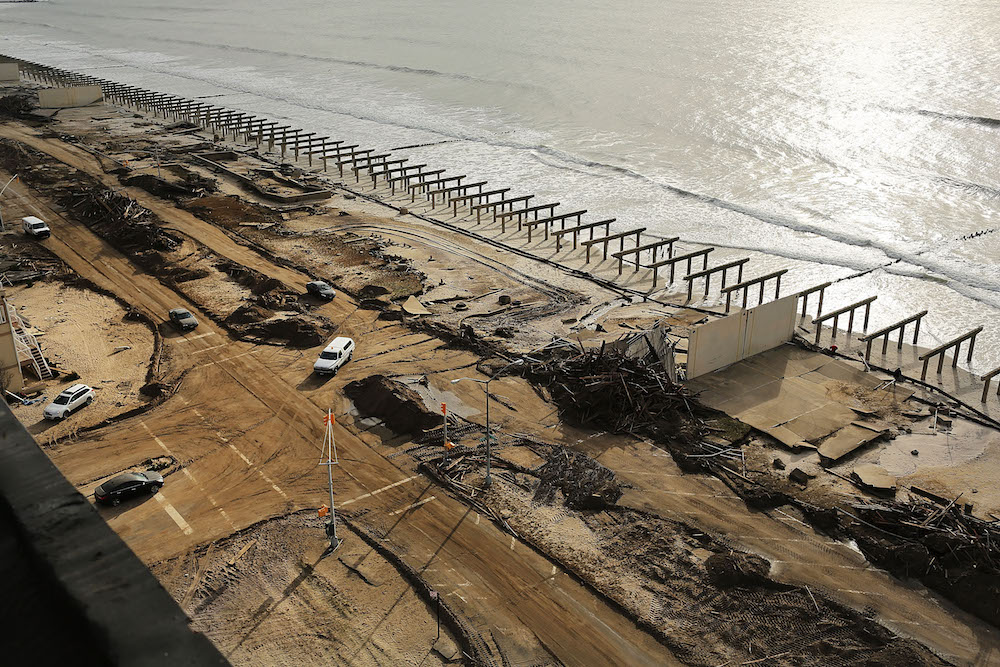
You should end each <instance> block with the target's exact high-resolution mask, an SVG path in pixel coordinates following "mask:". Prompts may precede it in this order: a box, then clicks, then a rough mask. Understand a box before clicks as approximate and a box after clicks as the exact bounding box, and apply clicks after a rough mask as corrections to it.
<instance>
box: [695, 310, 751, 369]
mask: <svg viewBox="0 0 1000 667" xmlns="http://www.w3.org/2000/svg"><path fill="white" fill-rule="evenodd" d="M743 320H744V317H743V313H736V314H735V315H730V316H729V317H723V318H722V319H718V320H715V321H712V322H708V323H707V324H702V325H701V326H699V327H696V328H695V330H694V331H693V332H692V333H691V338H690V339H688V361H687V377H688V379H689V380H690V379H692V378H696V377H698V376H699V375H704V374H705V373H711V372H712V371H714V370H718V369H720V368H722V367H724V366H728V365H729V364H733V363H736V362H737V361H739V360H740V359H742V358H743V357H742V354H741V353H742V351H743V327H744V324H743Z"/></svg>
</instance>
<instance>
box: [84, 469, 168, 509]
mask: <svg viewBox="0 0 1000 667" xmlns="http://www.w3.org/2000/svg"><path fill="white" fill-rule="evenodd" d="M162 486H163V475H161V474H160V473H158V472H155V471H153V470H147V471H146V472H126V473H123V474H121V475H118V476H117V477H112V478H111V479H109V480H108V481H106V482H105V483H104V484H101V485H100V486H99V487H97V488H96V489H95V490H94V498H95V499H96V500H97V502H99V503H102V504H104V505H117V504H118V503H120V502H121V501H123V500H125V499H126V498H132V497H134V496H139V495H142V494H150V493H156V492H157V491H159V490H160V488H161V487H162Z"/></svg>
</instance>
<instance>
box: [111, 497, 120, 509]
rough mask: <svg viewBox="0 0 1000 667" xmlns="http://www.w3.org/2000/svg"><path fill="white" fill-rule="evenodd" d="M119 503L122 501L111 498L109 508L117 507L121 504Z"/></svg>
mask: <svg viewBox="0 0 1000 667" xmlns="http://www.w3.org/2000/svg"><path fill="white" fill-rule="evenodd" d="M121 502H122V501H120V500H118V499H117V498H112V499H111V506H112V507H118V506H119V505H120V504H121Z"/></svg>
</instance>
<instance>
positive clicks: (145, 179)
mask: <svg viewBox="0 0 1000 667" xmlns="http://www.w3.org/2000/svg"><path fill="white" fill-rule="evenodd" d="M120 180H121V182H122V184H123V185H128V186H130V187H137V188H142V189H143V190H145V191H146V192H149V193H150V194H154V195H156V196H157V197H163V198H164V199H173V200H180V199H189V198H191V197H197V196H198V194H199V193H198V192H197V191H196V190H195V189H193V188H189V187H186V186H183V185H180V184H178V183H171V182H170V181H167V180H164V179H162V178H159V177H157V176H154V175H153V174H139V175H137V176H129V177H127V178H123V179H120Z"/></svg>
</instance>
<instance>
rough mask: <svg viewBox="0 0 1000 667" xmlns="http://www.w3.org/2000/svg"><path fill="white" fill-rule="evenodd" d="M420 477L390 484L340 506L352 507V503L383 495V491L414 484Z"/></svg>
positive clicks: (416, 476) (346, 501)
mask: <svg viewBox="0 0 1000 667" xmlns="http://www.w3.org/2000/svg"><path fill="white" fill-rule="evenodd" d="M418 477H420V475H414V476H413V477H407V478H406V479H401V480H399V481H398V482H393V483H392V484H389V485H387V486H383V487H382V488H381V489H375V490H374V491H372V492H371V493H366V494H364V495H361V496H358V497H357V498H351V499H350V500H345V501H344V502H342V503H340V506H341V507H343V506H345V505H350V504H351V503H356V502H358V501H359V500H364V499H365V498H371V497H372V496H377V495H378V494H380V493H382V492H383V491H388V490H389V489H391V488H393V487H396V486H399V485H400V484H406V483H407V482H412V481H413V480H415V479H417V478H418Z"/></svg>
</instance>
